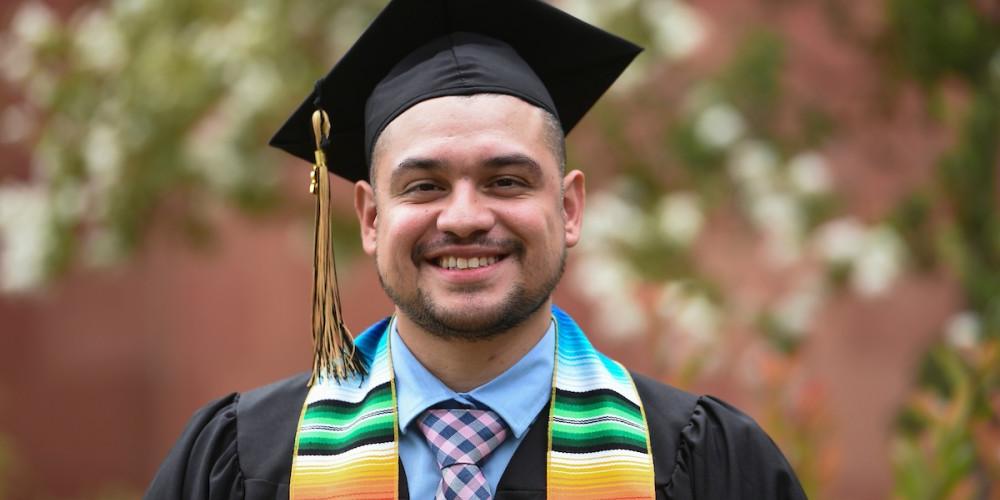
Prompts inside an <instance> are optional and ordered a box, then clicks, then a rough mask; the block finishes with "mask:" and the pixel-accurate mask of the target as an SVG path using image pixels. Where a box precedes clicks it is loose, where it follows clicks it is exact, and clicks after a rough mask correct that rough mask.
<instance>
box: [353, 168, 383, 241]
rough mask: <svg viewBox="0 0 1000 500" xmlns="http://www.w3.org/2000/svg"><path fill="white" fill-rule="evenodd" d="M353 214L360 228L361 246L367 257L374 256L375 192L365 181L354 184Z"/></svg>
mask: <svg viewBox="0 0 1000 500" xmlns="http://www.w3.org/2000/svg"><path fill="white" fill-rule="evenodd" d="M354 212H355V213H356V214H357V216H358V223H359V225H360V228H361V246H362V247H363V248H364V250H365V253H367V254H368V255H375V240H376V231H375V228H376V225H377V222H378V209H377V208H376V205H375V192H374V190H373V189H372V186H371V184H369V183H368V182H366V181H358V182H356V183H355V184H354Z"/></svg>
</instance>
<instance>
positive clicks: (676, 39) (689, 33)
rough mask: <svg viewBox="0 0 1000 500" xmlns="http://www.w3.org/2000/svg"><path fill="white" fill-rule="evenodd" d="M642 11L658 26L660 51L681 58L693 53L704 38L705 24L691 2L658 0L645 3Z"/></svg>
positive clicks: (656, 36)
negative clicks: (689, 3)
mask: <svg viewBox="0 0 1000 500" xmlns="http://www.w3.org/2000/svg"><path fill="white" fill-rule="evenodd" d="M642 13H643V15H644V16H645V17H646V19H649V20H650V22H652V24H653V27H654V28H655V30H656V31H655V33H654V37H655V40H656V44H657V46H658V47H659V48H660V50H661V51H662V52H663V53H664V54H666V55H667V56H668V57H670V58H674V59H678V58H682V57H684V56H687V55H689V54H690V53H692V52H694V51H695V50H696V49H697V48H698V46H700V45H701V43H702V42H703V41H704V40H705V31H706V30H705V23H704V21H703V20H702V17H701V15H699V14H698V12H697V11H696V10H695V9H694V8H692V7H691V6H690V5H688V4H686V3H684V2H681V1H677V0H655V1H647V2H645V3H643V4H642Z"/></svg>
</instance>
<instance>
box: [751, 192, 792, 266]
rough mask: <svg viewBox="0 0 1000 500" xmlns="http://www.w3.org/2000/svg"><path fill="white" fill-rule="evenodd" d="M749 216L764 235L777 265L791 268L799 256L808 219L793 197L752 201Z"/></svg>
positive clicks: (766, 196) (766, 197) (783, 196)
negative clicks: (785, 265) (789, 265)
mask: <svg viewBox="0 0 1000 500" xmlns="http://www.w3.org/2000/svg"><path fill="white" fill-rule="evenodd" d="M750 215H751V217H752V218H753V221H754V223H755V224H756V225H757V227H758V228H760V229H761V230H762V231H763V232H764V235H765V236H766V238H767V250H768V254H769V256H770V257H771V259H772V260H773V261H774V262H775V263H777V264H789V263H791V262H792V261H793V260H794V259H795V258H797V257H798V256H799V253H800V242H801V241H800V240H801V236H802V233H803V228H804V226H805V215H804V214H803V213H802V210H801V208H800V207H799V205H798V203H796V201H795V200H794V199H793V198H792V197H791V196H789V195H787V194H779V193H773V194H768V195H763V196H759V197H756V198H753V199H752V201H751V205H750Z"/></svg>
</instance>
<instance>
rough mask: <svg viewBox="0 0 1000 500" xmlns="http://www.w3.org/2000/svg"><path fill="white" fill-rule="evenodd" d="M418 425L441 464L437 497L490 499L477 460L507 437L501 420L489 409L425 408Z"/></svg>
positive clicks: (479, 460) (505, 427)
mask: <svg viewBox="0 0 1000 500" xmlns="http://www.w3.org/2000/svg"><path fill="white" fill-rule="evenodd" d="M419 425H420V431H421V432H423V434H424V437H425V438H426V439H427V444H429V445H430V447H431V449H432V450H433V451H434V456H435V458H437V463H438V466H439V467H441V474H442V481H441V484H440V485H439V487H438V495H437V498H449V499H450V498H491V495H490V492H489V488H488V486H487V484H486V478H485V477H484V476H483V473H482V470H480V468H479V463H480V462H481V461H482V460H483V459H484V458H486V457H487V456H488V455H489V454H490V453H491V452H493V450H495V449H496V448H497V446H500V443H503V441H504V440H505V439H507V426H506V425H505V424H504V423H503V420H501V419H500V417H499V416H498V415H497V414H496V413H494V412H492V411H489V410H470V409H453V410H427V411H426V412H424V415H423V417H421V418H420V421H419Z"/></svg>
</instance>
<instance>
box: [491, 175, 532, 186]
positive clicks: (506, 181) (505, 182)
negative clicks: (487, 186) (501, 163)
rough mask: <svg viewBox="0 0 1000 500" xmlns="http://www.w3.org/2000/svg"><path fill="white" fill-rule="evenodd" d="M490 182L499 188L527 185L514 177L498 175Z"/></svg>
mask: <svg viewBox="0 0 1000 500" xmlns="http://www.w3.org/2000/svg"><path fill="white" fill-rule="evenodd" d="M491 184H492V186H494V187H498V188H501V189H510V188H519V187H525V186H527V184H526V183H525V182H524V181H522V180H521V179H518V178H516V177H499V178H497V179H495V180H494V181H493V182H492V183H491Z"/></svg>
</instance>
